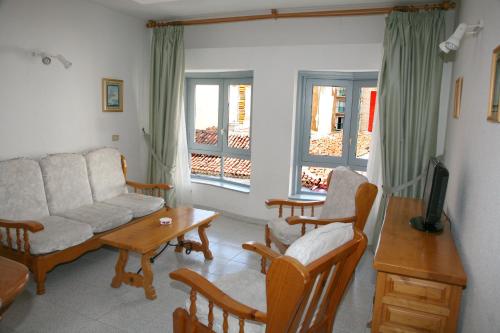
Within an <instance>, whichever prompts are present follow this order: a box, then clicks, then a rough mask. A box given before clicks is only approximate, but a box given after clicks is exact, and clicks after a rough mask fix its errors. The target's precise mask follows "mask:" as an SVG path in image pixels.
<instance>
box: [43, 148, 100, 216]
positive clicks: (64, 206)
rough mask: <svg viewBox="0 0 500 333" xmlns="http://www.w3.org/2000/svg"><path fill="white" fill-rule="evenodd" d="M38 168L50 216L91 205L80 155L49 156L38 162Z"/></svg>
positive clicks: (87, 183) (87, 180)
mask: <svg viewBox="0 0 500 333" xmlns="http://www.w3.org/2000/svg"><path fill="white" fill-rule="evenodd" d="M40 167H41V169H42V176H43V182H44V184H45V193H46V195H47V203H48V206H49V212H50V214H51V215H58V214H60V213H63V212H65V211H67V210H70V209H74V208H78V207H80V206H84V205H90V204H92V203H93V201H92V192H91V190H90V184H89V178H88V173H87V166H86V163H85V158H84V157H83V156H82V155H79V154H54V155H50V156H47V157H45V158H43V159H41V160H40Z"/></svg>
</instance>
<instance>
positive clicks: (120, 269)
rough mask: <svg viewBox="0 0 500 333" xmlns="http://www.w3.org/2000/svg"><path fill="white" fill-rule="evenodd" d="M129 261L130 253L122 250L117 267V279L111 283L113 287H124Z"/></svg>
mask: <svg viewBox="0 0 500 333" xmlns="http://www.w3.org/2000/svg"><path fill="white" fill-rule="evenodd" d="M127 261H128V251H127V250H123V249H120V255H119V256H118V260H117V262H116V266H115V277H114V278H113V281H111V287H113V288H119V287H120V286H121V285H122V282H123V280H124V275H125V267H126V266H127Z"/></svg>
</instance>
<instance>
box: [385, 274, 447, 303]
mask: <svg viewBox="0 0 500 333" xmlns="http://www.w3.org/2000/svg"><path fill="white" fill-rule="evenodd" d="M450 293H451V288H450V286H449V285H446V284H443V283H439V282H432V281H427V280H420V279H415V278H410V277H406V276H400V275H393V274H387V279H386V287H385V295H387V296H394V297H398V298H401V297H404V298H407V299H411V300H415V301H420V302H423V303H429V304H435V305H442V306H448V305H449V302H450Z"/></svg>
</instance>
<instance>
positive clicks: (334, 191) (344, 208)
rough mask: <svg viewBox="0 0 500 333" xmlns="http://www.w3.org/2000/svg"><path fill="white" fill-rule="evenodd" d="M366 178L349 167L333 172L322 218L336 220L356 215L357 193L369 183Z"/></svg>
mask: <svg viewBox="0 0 500 333" xmlns="http://www.w3.org/2000/svg"><path fill="white" fill-rule="evenodd" d="M367 181H368V180H367V179H366V177H365V176H363V175H361V174H359V173H357V172H356V171H353V170H351V169H349V168H347V167H343V166H341V167H337V168H335V169H333V170H332V179H331V180H330V186H329V187H328V193H327V194H326V200H325V204H324V205H323V208H322V209H321V215H320V218H322V219H334V218H343V217H350V216H354V215H355V214H356V201H355V199H356V191H357V190H358V187H359V185H361V184H362V183H365V182H367Z"/></svg>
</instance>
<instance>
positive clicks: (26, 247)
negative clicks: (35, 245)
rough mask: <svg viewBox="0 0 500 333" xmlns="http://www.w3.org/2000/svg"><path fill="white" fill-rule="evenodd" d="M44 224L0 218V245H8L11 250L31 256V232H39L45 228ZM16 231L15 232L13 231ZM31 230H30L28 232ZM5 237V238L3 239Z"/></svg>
mask: <svg viewBox="0 0 500 333" xmlns="http://www.w3.org/2000/svg"><path fill="white" fill-rule="evenodd" d="M43 228H44V227H43V224H41V223H40V222H36V221H11V220H1V219H0V230H1V229H5V233H4V232H0V247H1V246H4V247H7V249H8V250H9V251H13V252H17V253H22V252H24V254H23V255H24V256H30V239H29V232H39V231H42V230H43ZM11 230H12V231H14V233H12V232H11ZM28 231H29V232H28ZM3 237H5V239H2V238H3Z"/></svg>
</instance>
